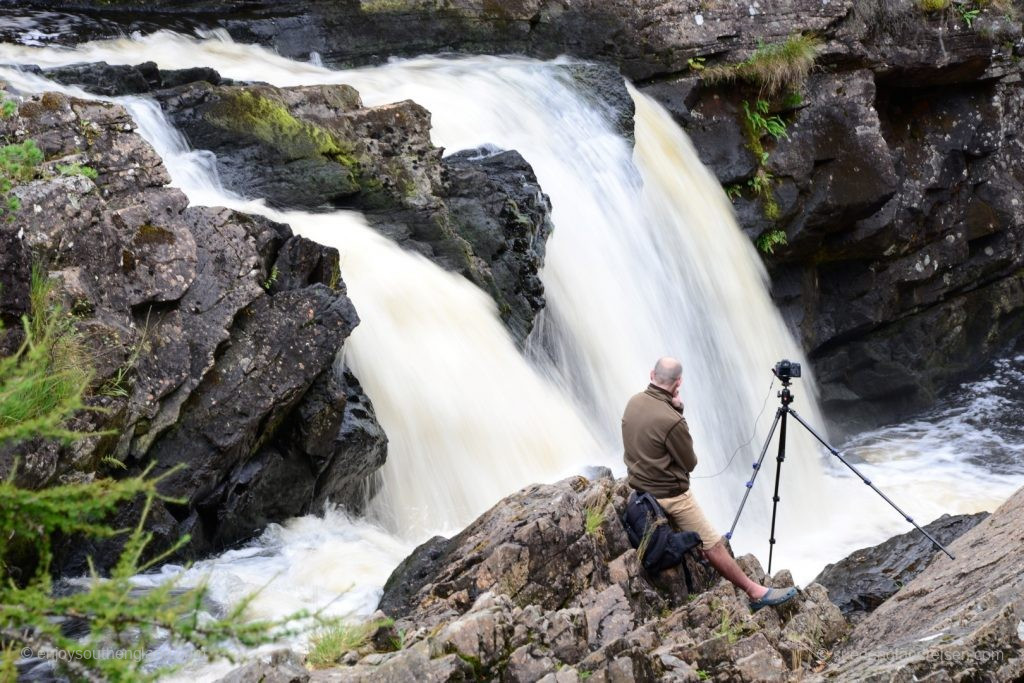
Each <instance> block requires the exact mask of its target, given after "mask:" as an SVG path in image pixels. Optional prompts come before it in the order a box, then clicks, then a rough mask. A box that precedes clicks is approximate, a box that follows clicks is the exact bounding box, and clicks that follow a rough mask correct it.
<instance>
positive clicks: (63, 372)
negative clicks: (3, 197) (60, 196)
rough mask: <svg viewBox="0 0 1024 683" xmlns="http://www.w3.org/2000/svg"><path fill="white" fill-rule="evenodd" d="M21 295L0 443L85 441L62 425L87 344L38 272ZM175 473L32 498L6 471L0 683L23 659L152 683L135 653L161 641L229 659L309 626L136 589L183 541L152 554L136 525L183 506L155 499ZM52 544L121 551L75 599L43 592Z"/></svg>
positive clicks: (5, 363) (75, 407)
mask: <svg viewBox="0 0 1024 683" xmlns="http://www.w3.org/2000/svg"><path fill="white" fill-rule="evenodd" d="M30 293H31V297H30V300H31V310H30V315H28V316H26V317H25V318H24V319H23V320H22V329H23V334H24V341H23V342H22V344H21V346H20V347H19V348H18V350H17V351H16V352H15V353H14V354H13V355H11V356H7V357H3V358H0V447H6V446H12V445H15V444H19V443H20V444H25V443H30V442H32V441H33V440H37V439H44V438H49V439H60V440H62V441H72V440H74V439H78V438H82V437H85V436H89V435H90V434H86V433H81V432H76V431H74V430H72V429H70V428H68V427H67V426H66V425H67V420H68V419H69V418H71V417H72V416H73V415H74V414H75V413H76V412H78V411H79V410H81V409H82V408H83V406H84V404H85V400H84V395H85V392H86V390H87V388H88V386H89V382H90V380H91V378H92V376H93V373H92V370H91V359H90V356H89V354H88V352H87V350H86V349H87V347H86V345H85V344H84V343H83V342H82V340H81V338H80V336H79V334H78V332H77V331H76V329H75V327H74V325H73V322H72V319H71V318H70V317H69V316H67V315H66V314H65V313H64V312H63V311H62V310H61V309H60V307H59V306H57V305H56V304H54V303H52V302H51V298H52V297H51V287H50V285H49V283H48V281H47V280H46V279H45V277H44V275H43V273H42V271H41V270H40V269H38V268H37V269H35V270H34V271H33V275H32V282H31V289H30ZM93 434H95V433H93ZM118 464H120V463H118ZM122 467H123V465H122ZM175 471H176V470H174V469H172V470H170V471H168V472H165V473H164V474H162V475H160V476H156V477H151V476H150V474H151V473H152V466H150V467H149V468H146V469H145V470H143V471H142V472H141V473H139V474H137V475H136V476H131V477H127V478H125V479H122V480H118V481H115V480H112V479H86V480H85V481H84V483H73V484H63V485H59V486H53V487H50V488H46V489H42V490H38V491H33V490H26V489H23V488H20V487H19V486H18V485H17V484H16V483H15V482H16V473H17V465H16V463H15V464H14V465H13V466H12V471H11V473H10V474H9V475H8V476H7V478H5V479H3V480H2V481H0V640H2V642H3V648H2V649H0V679H3V680H13V678H14V677H15V676H16V662H17V660H18V658H19V657H20V656H22V653H24V652H31V653H33V654H35V655H37V656H45V657H48V658H51V659H53V660H55V661H56V663H57V667H58V669H59V671H60V672H61V673H62V674H64V675H67V676H69V677H71V678H72V679H74V680H89V681H96V680H103V681H115V682H118V681H133V682H134V681H147V680H156V679H157V678H158V677H159V676H161V675H165V674H166V673H167V672H168V670H167V669H159V670H146V669H144V668H143V664H144V656H145V654H146V653H147V652H148V651H150V650H151V649H153V648H154V647H156V646H157V645H158V644H159V643H161V642H164V641H165V640H171V641H173V642H177V643H181V644H188V645H191V646H192V647H194V648H196V649H197V650H198V651H200V652H202V653H203V654H205V655H206V656H208V657H210V658H214V657H218V656H224V657H226V658H228V659H229V660H233V658H234V654H233V653H234V652H235V651H236V648H238V647H240V646H255V645H259V644H263V643H266V642H269V641H271V640H273V639H274V638H275V637H279V636H282V635H287V634H294V633H296V632H297V631H298V629H299V628H300V627H292V626H286V624H288V623H289V622H293V620H302V619H305V618H307V617H309V616H313V617H314V618H315V619H317V618H318V617H317V615H308V614H306V613H305V612H299V613H296V614H293V615H290V616H288V617H286V618H285V619H282V620H281V621H262V620H261V621H246V620H245V619H244V615H245V613H246V610H247V609H248V607H249V605H250V604H251V602H252V600H253V599H254V598H255V595H251V596H248V597H247V598H244V599H242V600H241V601H239V602H238V604H237V605H236V606H235V607H234V608H232V609H231V610H229V611H228V613H227V614H226V615H224V616H223V617H221V618H212V617H208V616H205V615H202V614H201V608H202V606H203V603H204V600H205V598H206V595H207V589H206V587H205V586H204V585H200V586H198V587H194V588H184V587H182V586H179V585H178V584H177V582H176V581H175V580H170V581H168V582H166V583H164V584H163V585H161V586H159V587H157V588H154V589H152V590H148V591H144V592H143V591H139V590H138V589H137V588H136V586H135V584H134V582H133V581H132V577H133V576H135V575H136V574H138V573H140V572H143V571H145V570H147V569H150V568H152V567H154V566H155V565H157V564H158V563H160V562H161V561H164V560H166V559H167V558H168V557H170V556H171V555H173V554H174V553H176V552H177V551H178V550H180V549H181V548H182V547H183V546H184V544H186V543H187V542H188V537H187V536H186V537H183V538H181V539H179V541H178V542H177V543H174V544H171V546H170V547H169V548H166V549H163V550H162V551H161V552H157V551H154V550H153V549H151V548H150V543H151V540H152V534H151V533H150V532H149V531H147V530H146V527H145V522H146V518H147V515H148V512H149V510H150V509H151V507H152V505H153V503H154V502H156V501H158V500H159V501H166V502H174V503H179V504H180V503H183V502H184V501H180V500H174V499H170V498H167V497H166V496H164V495H162V494H161V493H160V492H159V491H158V486H159V484H160V483H161V481H162V480H163V479H164V478H165V477H167V476H170V475H171V474H173V473H174V472H175ZM132 504H135V505H138V509H139V510H140V514H139V521H138V523H137V524H136V525H134V526H133V527H132V528H129V529H118V528H114V527H113V526H111V524H110V522H109V520H110V518H111V516H112V515H113V514H114V513H116V512H119V511H122V510H124V509H125V508H126V506H129V505H132ZM58 537H59V538H63V539H68V538H69V537H87V538H93V539H108V540H114V541H117V542H119V543H120V544H121V547H122V548H123V550H122V552H121V554H120V555H119V559H118V560H117V562H116V563H115V565H114V566H113V568H112V569H111V570H110V572H109V575H108V576H105V577H103V576H100V575H99V573H98V572H96V571H95V570H92V571H91V572H90V576H89V577H88V578H87V581H86V584H85V585H84V586H82V588H81V590H80V591H78V592H75V593H70V594H67V593H65V592H63V591H62V592H61V593H54V591H53V582H52V578H51V573H50V570H51V565H52V562H53V560H54V539H55V538H58ZM149 555H152V557H148V556H149ZM90 567H91V564H90ZM67 618H73V619H76V620H80V622H81V623H83V624H86V625H87V626H88V633H86V634H85V635H84V636H80V637H72V636H69V635H67V634H66V633H65V632H64V631H63V630H62V626H63V623H62V622H63V620H65V619H67ZM300 623H301V622H300Z"/></svg>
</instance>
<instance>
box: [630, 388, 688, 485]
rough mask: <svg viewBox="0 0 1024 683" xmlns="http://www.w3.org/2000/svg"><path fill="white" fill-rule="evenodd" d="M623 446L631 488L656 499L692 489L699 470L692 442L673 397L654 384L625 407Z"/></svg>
mask: <svg viewBox="0 0 1024 683" xmlns="http://www.w3.org/2000/svg"><path fill="white" fill-rule="evenodd" d="M622 446H623V449H624V451H625V453H624V456H623V457H624V459H625V461H626V470H627V472H628V481H629V485H630V486H632V487H633V488H634V489H638V490H640V491H647V492H648V493H650V494H651V495H653V496H654V497H655V498H670V497H672V496H678V495H679V494H681V493H683V492H684V491H686V490H687V489H689V488H690V472H692V471H693V468H695V467H696V466H697V456H696V455H695V454H694V452H693V439H692V438H691V437H690V429H689V427H687V425H686V420H685V419H684V418H683V414H682V411H680V410H677V409H676V408H675V406H673V405H672V396H671V395H670V394H669V393H668V392H667V391H665V390H664V389H662V388H661V387H657V386H655V385H653V384H651V385H649V386H648V387H647V390H646V391H643V392H641V393H639V394H637V395H636V396H634V397H633V398H631V399H629V403H627V404H626V411H625V412H624V413H623V415H622Z"/></svg>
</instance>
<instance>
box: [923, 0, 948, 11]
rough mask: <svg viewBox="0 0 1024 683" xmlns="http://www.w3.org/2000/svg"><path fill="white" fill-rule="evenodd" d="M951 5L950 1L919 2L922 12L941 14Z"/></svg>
mask: <svg viewBox="0 0 1024 683" xmlns="http://www.w3.org/2000/svg"><path fill="white" fill-rule="evenodd" d="M949 5H950V0H917V8H918V9H919V10H921V11H922V12H941V11H942V10H944V9H948V8H949Z"/></svg>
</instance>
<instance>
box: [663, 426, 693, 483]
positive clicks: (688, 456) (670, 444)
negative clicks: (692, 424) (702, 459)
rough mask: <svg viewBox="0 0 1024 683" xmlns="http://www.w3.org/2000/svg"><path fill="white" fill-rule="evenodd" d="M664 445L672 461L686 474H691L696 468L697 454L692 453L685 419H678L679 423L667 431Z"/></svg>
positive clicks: (690, 439) (691, 443)
mask: <svg viewBox="0 0 1024 683" xmlns="http://www.w3.org/2000/svg"><path fill="white" fill-rule="evenodd" d="M665 445H666V447H667V448H668V452H669V455H671V456H672V459H673V460H675V461H676V462H677V463H679V464H680V465H682V466H683V467H684V468H685V469H686V471H687V472H692V471H693V470H694V468H695V467H697V454H696V453H694V452H693V437H691V436H690V428H689V426H687V424H686V418H683V417H680V418H679V422H677V423H676V424H675V425H674V426H673V427H672V428H671V429H669V430H668V434H667V435H666V437H665Z"/></svg>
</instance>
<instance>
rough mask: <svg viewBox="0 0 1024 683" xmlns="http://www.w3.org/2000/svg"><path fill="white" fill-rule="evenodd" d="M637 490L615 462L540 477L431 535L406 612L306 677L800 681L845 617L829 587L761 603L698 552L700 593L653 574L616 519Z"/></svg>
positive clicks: (400, 572)
mask: <svg viewBox="0 0 1024 683" xmlns="http://www.w3.org/2000/svg"><path fill="white" fill-rule="evenodd" d="M627 492H628V487H627V486H626V485H625V482H624V481H622V480H619V481H615V480H613V479H611V477H610V474H609V473H608V472H607V471H605V472H604V473H603V474H598V475H597V476H596V477H595V479H593V480H590V479H586V478H584V477H574V478H571V479H567V480H564V481H561V482H558V483H556V484H551V485H536V486H531V487H528V488H526V489H523V490H522V491H520V492H518V493H516V494H513V495H512V496H509V497H508V498H506V499H505V500H503V501H502V502H501V503H499V504H498V505H496V506H495V507H494V508H492V509H491V510H490V511H488V512H486V513H484V514H483V515H481V516H480V517H479V518H478V519H477V520H476V521H475V522H474V523H473V524H471V525H470V526H469V527H467V528H466V529H465V530H464V531H463V532H462V533H460V534H459V535H457V536H455V537H453V538H451V539H443V538H436V539H433V540H431V541H429V542H428V543H426V544H424V545H423V546H421V547H420V548H418V549H417V550H416V551H414V552H413V554H412V555H411V556H410V557H409V558H408V559H407V560H406V561H405V562H404V563H403V564H402V565H401V566H400V567H399V568H398V569H396V570H395V572H394V573H393V574H392V577H391V579H390V580H389V581H388V584H387V586H386V587H385V589H384V598H383V600H382V603H381V607H382V609H383V610H384V612H382V613H380V614H379V616H380V617H383V616H385V614H387V615H389V616H392V617H396V620H395V622H394V623H393V624H390V625H387V626H383V627H381V628H382V629H383V630H384V631H386V632H385V633H380V634H375V635H374V636H373V638H372V639H371V640H372V641H373V642H374V643H376V644H375V645H368V646H367V647H366V648H364V649H363V650H360V651H353V652H350V653H344V654H343V655H342V656H341V662H344V664H343V665H341V666H338V667H336V668H330V669H325V670H322V671H314V672H313V673H312V675H311V677H310V680H312V681H396V682H397V681H404V680H411V679H412V678H415V679H416V680H431V681H456V680H483V681H546V682H548V683H554V682H556V681H580V680H588V679H589V680H596V681H651V682H653V681H696V680H698V679H700V678H712V679H719V678H720V679H722V680H740V681H763V680H789V679H793V680H796V679H797V678H799V677H800V676H803V675H806V673H808V672H809V671H811V669H812V668H813V667H815V666H818V665H819V664H820V662H821V661H822V658H823V657H825V656H827V651H828V649H829V648H831V647H832V645H833V644H834V643H836V642H837V641H838V640H839V639H841V638H842V637H843V636H844V635H845V634H846V632H847V631H848V628H849V627H848V624H847V622H846V620H845V619H844V618H843V616H842V614H841V613H840V611H839V609H838V608H837V607H836V606H835V605H833V604H832V603H831V602H829V600H828V596H827V593H826V591H825V589H824V588H823V587H821V586H819V585H811V586H808V587H807V588H806V589H804V590H802V591H800V594H799V597H798V598H797V599H795V600H794V601H793V602H791V603H789V604H788V605H787V606H786V607H785V608H779V609H778V610H774V609H765V610H761V611H760V612H758V613H756V614H751V612H750V609H749V606H748V600H747V597H746V595H744V594H740V593H737V591H736V590H735V588H733V586H732V585H731V584H729V583H727V582H724V581H720V580H719V579H718V577H717V575H715V574H714V573H713V572H710V571H709V570H708V569H707V568H705V567H704V566H703V565H701V564H699V563H696V562H694V561H693V560H692V559H691V560H689V562H690V564H691V567H692V568H693V570H694V574H695V581H696V583H697V588H698V590H699V591H700V592H695V593H694V594H693V595H687V594H686V589H685V582H684V581H683V577H682V576H681V575H680V574H679V573H678V571H673V572H666V573H664V574H662V575H661V576H659V577H658V578H657V579H656V580H652V579H651V578H650V577H649V576H647V575H646V573H645V572H644V571H643V570H642V569H641V566H640V563H639V561H638V559H637V554H636V551H635V550H634V549H633V548H631V547H630V546H629V544H628V541H627V540H626V538H625V532H624V531H623V528H622V525H621V522H620V521H619V513H620V512H621V510H622V508H623V506H624V504H625V499H626V498H625V497H626V494H627ZM739 561H740V563H741V566H743V567H744V569H745V570H746V571H747V572H748V573H750V574H751V575H753V576H754V577H756V578H757V579H758V580H761V581H770V582H774V585H777V586H785V585H792V580H791V579H790V578H789V577H788V573H787V572H780V573H779V574H777V575H776V576H775V577H774V578H771V577H769V578H767V579H766V577H764V574H763V571H762V570H761V568H760V566H759V565H758V563H757V561H756V560H755V559H754V558H753V557H751V556H744V557H742V558H740V560H739ZM385 623H386V622H385ZM389 634H390V635H389ZM341 662H339V663H341Z"/></svg>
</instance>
